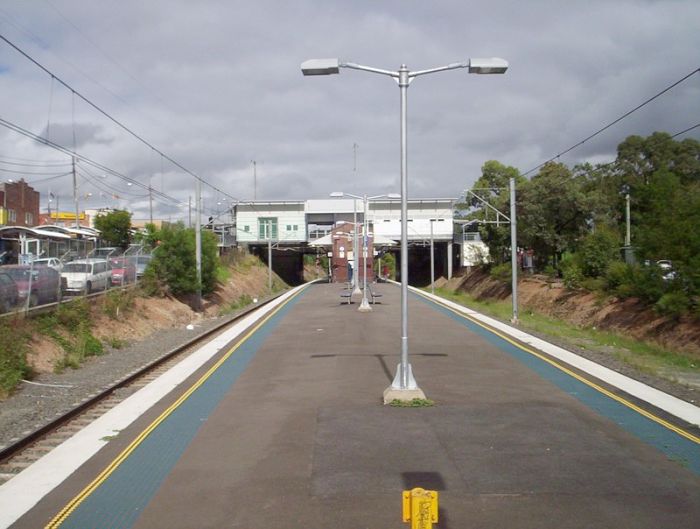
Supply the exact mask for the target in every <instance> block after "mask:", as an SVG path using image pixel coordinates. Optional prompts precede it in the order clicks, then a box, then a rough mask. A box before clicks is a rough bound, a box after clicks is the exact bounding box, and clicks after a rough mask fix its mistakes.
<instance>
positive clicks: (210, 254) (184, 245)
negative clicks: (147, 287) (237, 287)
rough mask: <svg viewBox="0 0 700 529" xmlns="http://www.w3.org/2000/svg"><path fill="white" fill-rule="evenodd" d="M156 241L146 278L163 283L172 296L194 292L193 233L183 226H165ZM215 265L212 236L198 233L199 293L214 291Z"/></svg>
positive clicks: (206, 233)
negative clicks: (200, 260)
mask: <svg viewBox="0 0 700 529" xmlns="http://www.w3.org/2000/svg"><path fill="white" fill-rule="evenodd" d="M158 240H159V241H160V244H159V245H158V247H157V248H156V249H155V251H154V252H153V261H152V263H151V266H150V267H149V270H148V275H149V276H150V278H151V279H153V278H157V280H159V281H161V282H164V283H165V284H166V285H167V287H168V289H169V290H170V291H171V292H172V293H173V294H175V295H182V294H192V293H195V292H197V290H198V286H199V285H198V283H197V268H196V258H195V231H194V230H193V229H190V228H185V227H184V225H183V224H175V225H168V226H164V227H163V228H162V229H161V230H159V232H158ZM218 265H219V255H218V248H217V239H216V235H214V234H213V233H212V232H210V231H208V230H202V285H201V286H202V293H204V294H209V293H211V292H213V291H214V288H215V287H216V268H217V267H218Z"/></svg>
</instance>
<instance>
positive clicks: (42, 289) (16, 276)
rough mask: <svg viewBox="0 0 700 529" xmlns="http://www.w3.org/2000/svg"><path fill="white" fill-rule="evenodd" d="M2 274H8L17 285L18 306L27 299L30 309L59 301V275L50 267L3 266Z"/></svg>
mask: <svg viewBox="0 0 700 529" xmlns="http://www.w3.org/2000/svg"><path fill="white" fill-rule="evenodd" d="M2 272H4V273H6V274H8V275H9V276H10V277H11V278H12V280H13V281H14V282H15V284H16V285H17V302H18V303H19V304H20V305H21V304H22V303H25V302H26V300H27V298H29V306H30V307H35V306H37V305H43V304H45V303H54V302H56V301H58V300H59V299H61V275H60V274H59V273H58V272H57V271H56V270H54V269H53V268H51V267H48V266H30V265H9V266H3V267H2ZM30 277H31V281H30ZM30 283H31V285H30Z"/></svg>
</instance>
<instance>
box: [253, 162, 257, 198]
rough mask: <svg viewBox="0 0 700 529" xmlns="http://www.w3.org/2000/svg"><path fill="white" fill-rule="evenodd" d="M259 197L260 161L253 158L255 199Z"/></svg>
mask: <svg viewBox="0 0 700 529" xmlns="http://www.w3.org/2000/svg"><path fill="white" fill-rule="evenodd" d="M257 199H258V162H256V161H255V160H253V201H255V200H257Z"/></svg>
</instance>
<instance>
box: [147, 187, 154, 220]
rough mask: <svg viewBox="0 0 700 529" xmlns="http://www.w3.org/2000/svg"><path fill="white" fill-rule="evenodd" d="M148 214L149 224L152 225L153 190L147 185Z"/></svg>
mask: <svg viewBox="0 0 700 529" xmlns="http://www.w3.org/2000/svg"><path fill="white" fill-rule="evenodd" d="M148 212H149V216H150V219H151V220H150V222H151V224H153V188H152V187H151V184H148Z"/></svg>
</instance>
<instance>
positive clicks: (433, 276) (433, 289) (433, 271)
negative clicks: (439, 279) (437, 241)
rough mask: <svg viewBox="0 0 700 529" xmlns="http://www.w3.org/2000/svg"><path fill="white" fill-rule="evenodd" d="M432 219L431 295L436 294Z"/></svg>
mask: <svg viewBox="0 0 700 529" xmlns="http://www.w3.org/2000/svg"><path fill="white" fill-rule="evenodd" d="M434 220H435V219H430V293H431V294H435V246H434V245H433V221H434Z"/></svg>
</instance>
